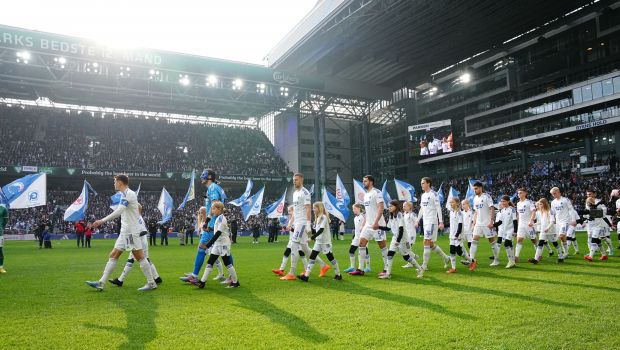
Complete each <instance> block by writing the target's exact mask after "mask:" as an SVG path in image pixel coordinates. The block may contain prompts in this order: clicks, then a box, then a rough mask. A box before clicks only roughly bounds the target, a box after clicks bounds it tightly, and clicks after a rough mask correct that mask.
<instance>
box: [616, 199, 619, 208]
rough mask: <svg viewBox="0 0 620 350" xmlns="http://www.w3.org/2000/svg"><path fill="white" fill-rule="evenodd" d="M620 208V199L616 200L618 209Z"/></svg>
mask: <svg viewBox="0 0 620 350" xmlns="http://www.w3.org/2000/svg"><path fill="white" fill-rule="evenodd" d="M618 210H620V199H617V200H616V211H618Z"/></svg>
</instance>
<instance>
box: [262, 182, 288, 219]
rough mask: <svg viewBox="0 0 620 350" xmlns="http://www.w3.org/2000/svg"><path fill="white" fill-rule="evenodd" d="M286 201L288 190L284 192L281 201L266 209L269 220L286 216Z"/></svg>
mask: <svg viewBox="0 0 620 350" xmlns="http://www.w3.org/2000/svg"><path fill="white" fill-rule="evenodd" d="M285 199H286V189H285V190H284V194H283V195H282V197H280V199H278V200H277V201H276V202H275V203H273V204H272V205H270V206H268V207H267V208H265V211H266V212H267V218H269V219H277V218H279V217H281V216H282V215H284V201H285Z"/></svg>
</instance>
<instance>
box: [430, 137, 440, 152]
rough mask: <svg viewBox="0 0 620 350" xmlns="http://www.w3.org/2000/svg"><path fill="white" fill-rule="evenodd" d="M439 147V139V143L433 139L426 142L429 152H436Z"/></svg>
mask: <svg viewBox="0 0 620 350" xmlns="http://www.w3.org/2000/svg"><path fill="white" fill-rule="evenodd" d="M440 148H441V141H440V143H439V145H438V144H437V142H435V140H433V141H431V142H430V143H429V144H428V151H429V152H430V154H436V153H437V151H438V150H439V149H440Z"/></svg>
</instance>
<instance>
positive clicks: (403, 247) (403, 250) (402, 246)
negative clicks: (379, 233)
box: [390, 238, 411, 256]
mask: <svg viewBox="0 0 620 350" xmlns="http://www.w3.org/2000/svg"><path fill="white" fill-rule="evenodd" d="M397 244H398V246H397ZM390 250H391V251H393V252H399V253H400V254H401V255H403V256H405V255H411V243H409V242H406V241H404V240H401V241H400V243H398V242H397V241H396V238H392V242H391V243H390Z"/></svg>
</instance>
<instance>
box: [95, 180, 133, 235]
mask: <svg viewBox="0 0 620 350" xmlns="http://www.w3.org/2000/svg"><path fill="white" fill-rule="evenodd" d="M119 216H120V217H121V232H120V233H121V234H124V235H129V234H138V233H140V232H141V231H140V228H139V226H138V218H139V217H140V213H139V212H138V196H136V193H135V192H134V191H132V190H130V189H129V188H127V190H125V192H121V199H120V202H119V203H118V207H117V208H116V209H115V210H114V212H112V214H110V215H108V216H106V217H105V218H103V219H102V220H103V221H104V222H108V221H111V220H114V219H116V218H118V217H119Z"/></svg>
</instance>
